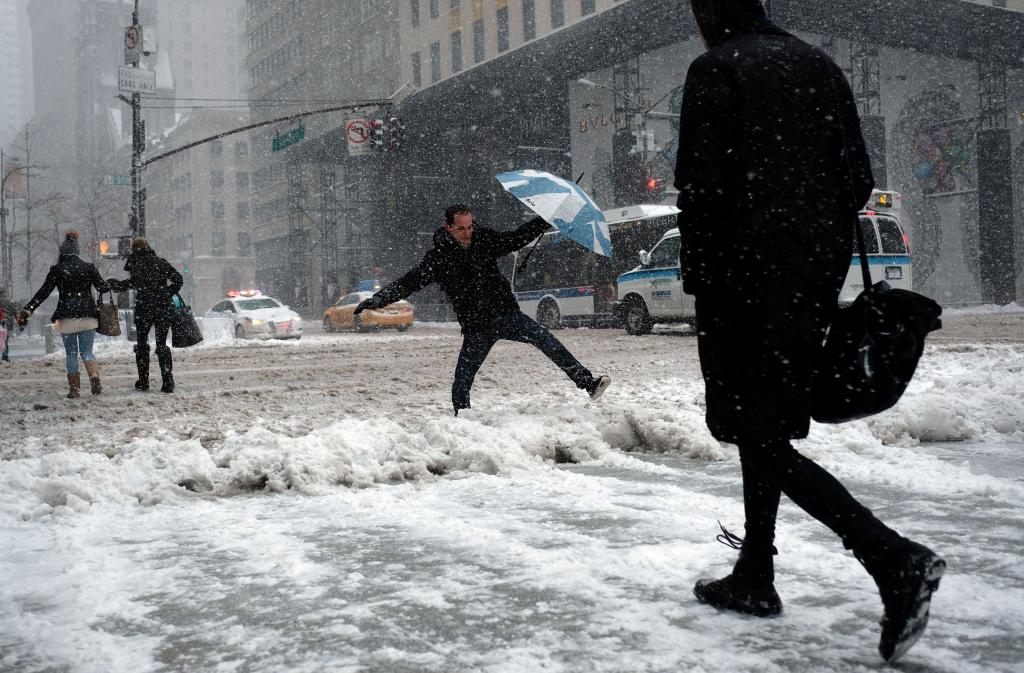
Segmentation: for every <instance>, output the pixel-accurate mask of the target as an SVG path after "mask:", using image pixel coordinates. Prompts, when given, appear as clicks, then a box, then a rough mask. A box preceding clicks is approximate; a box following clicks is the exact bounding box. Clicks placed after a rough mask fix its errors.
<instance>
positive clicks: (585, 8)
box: [580, 0, 596, 16]
mask: <svg viewBox="0 0 1024 673" xmlns="http://www.w3.org/2000/svg"><path fill="white" fill-rule="evenodd" d="M595 4H596V3H595V0H580V14H582V15H583V16H586V15H587V14H593V13H594V5H595Z"/></svg>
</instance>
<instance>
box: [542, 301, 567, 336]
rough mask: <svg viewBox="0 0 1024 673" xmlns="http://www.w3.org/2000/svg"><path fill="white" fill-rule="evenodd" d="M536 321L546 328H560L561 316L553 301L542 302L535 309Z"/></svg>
mask: <svg viewBox="0 0 1024 673" xmlns="http://www.w3.org/2000/svg"><path fill="white" fill-rule="evenodd" d="M537 322H539V323H540V324H541V327H546V328H547V329H562V316H561V314H560V313H559V312H558V305H557V304H555V303H554V302H551V301H549V302H547V303H545V304H542V305H541V307H540V308H539V309H538V310H537Z"/></svg>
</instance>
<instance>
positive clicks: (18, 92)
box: [0, 0, 29, 145]
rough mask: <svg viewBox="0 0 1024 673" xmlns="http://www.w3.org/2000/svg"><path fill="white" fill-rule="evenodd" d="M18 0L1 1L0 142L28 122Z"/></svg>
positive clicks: (4, 143)
mask: <svg viewBox="0 0 1024 673" xmlns="http://www.w3.org/2000/svg"><path fill="white" fill-rule="evenodd" d="M21 5H22V2H21V0H0V145H6V144H7V143H8V142H9V141H10V140H11V139H13V138H14V136H15V135H16V133H17V130H18V128H20V127H21V125H22V124H24V123H25V122H26V121H27V116H26V115H27V112H28V102H29V101H28V100H27V97H28V96H29V92H28V91H26V90H25V88H24V85H23V78H22V71H23V69H24V67H25V65H26V64H25V63H23V60H22V52H23V49H24V41H25V38H24V34H23V32H22V25H23V22H22V16H21Z"/></svg>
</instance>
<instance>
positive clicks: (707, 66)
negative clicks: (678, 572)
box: [675, 0, 945, 661]
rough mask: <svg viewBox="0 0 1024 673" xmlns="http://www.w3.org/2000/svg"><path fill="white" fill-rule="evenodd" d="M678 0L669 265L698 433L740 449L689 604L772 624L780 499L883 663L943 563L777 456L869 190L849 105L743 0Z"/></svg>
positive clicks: (798, 418)
mask: <svg viewBox="0 0 1024 673" xmlns="http://www.w3.org/2000/svg"><path fill="white" fill-rule="evenodd" d="M691 2H692V5H693V10H694V14H695V16H696V19H697V25H698V27H699V29H700V32H701V36H702V38H703V39H704V42H705V44H706V45H707V47H708V51H707V53H705V54H703V55H702V56H700V57H699V58H697V59H696V60H695V61H694V62H693V64H692V65H691V66H690V69H689V72H688V73H687V77H686V85H685V87H684V92H683V106H682V111H681V115H680V140H679V153H678V157H677V165H676V174H675V185H676V187H677V188H678V189H679V202H678V205H679V208H680V209H681V211H682V212H681V213H680V215H679V231H680V235H681V237H682V246H681V251H680V261H681V265H682V273H683V288H684V290H685V291H686V292H688V293H690V294H692V295H694V296H695V297H696V308H697V333H698V337H697V338H698V349H699V354H700V362H701V370H702V372H703V376H704V381H705V391H706V400H707V424H708V427H709V429H710V430H711V432H712V434H713V435H714V436H715V437H716V438H717V439H719V440H720V441H724V442H731V443H735V444H737V445H738V446H739V453H740V461H741V465H742V473H743V498H744V513H745V517H746V524H745V528H746V536H745V538H744V539H743V540H742V546H740V545H739V544H738V542H737V544H736V546H738V547H740V553H739V559H738V560H737V561H736V565H735V566H734V568H733V571H732V573H731V574H730V575H728V576H727V577H725V578H722V579H720V580H717V581H710V580H701V581H700V582H698V583H697V585H696V587H695V589H694V592H695V594H696V595H697V598H698V599H699V600H700V601H702V602H704V603H708V604H711V605H714V606H716V607H719V608H724V609H730V610H737V611H741V612H746V613H751V614H755V615H760V616H767V615H773V614H778V613H779V612H781V610H782V602H781V600H780V599H779V596H778V594H777V593H776V591H775V588H774V566H773V559H772V557H773V555H774V554H775V553H776V550H775V547H774V546H773V542H774V537H775V518H776V512H777V510H778V506H779V498H780V492H781V493H785V494H786V495H787V496H788V497H789V498H790V499H791V500H792V501H793V502H795V503H796V504H797V505H799V506H800V507H801V508H802V509H804V510H805V511H806V512H808V513H809V514H810V515H811V516H813V517H815V518H816V519H818V520H819V521H821V522H822V523H824V524H825V525H826V526H828V527H829V528H830V529H832V530H833V531H834V532H835V533H836V534H838V535H839V537H840V538H841V539H842V541H843V544H844V545H845V546H846V548H848V549H851V550H852V551H853V553H854V555H855V556H856V557H857V559H858V560H860V562H861V563H862V564H863V565H864V566H865V568H866V569H867V571H868V572H869V573H870V574H871V575H872V577H873V578H874V579H875V582H876V583H877V585H878V587H879V591H880V593H881V597H882V603H883V606H884V610H885V617H884V619H883V625H882V637H881V641H880V643H879V652H880V653H881V655H882V656H883V657H884V658H885V659H886V660H889V661H891V660H894V659H896V658H897V657H899V656H900V655H902V654H903V653H904V652H906V650H907V649H909V647H910V646H911V645H912V644H913V643H914V642H915V641H916V640H917V638H918V637H919V636H920V635H921V633H922V632H923V630H924V627H925V624H926V622H927V615H928V606H929V602H930V598H931V592H932V591H934V589H936V588H937V587H938V579H939V577H941V575H942V572H943V570H944V568H945V563H944V562H943V561H942V560H941V559H940V558H939V557H938V556H936V555H935V554H934V553H933V552H931V551H930V550H929V549H927V548H926V547H924V546H922V545H919V544H916V543H914V542H911V541H909V540H907V539H905V538H903V537H901V536H900V535H898V534H897V533H896V532H894V531H892V530H891V529H889V528H887V527H886V526H885V525H884V524H882V522H880V521H879V520H878V519H877V518H875V517H874V516H873V515H872V513H871V512H870V511H869V510H868V509H867V508H866V507H864V506H863V505H861V504H860V503H859V502H857V501H856V500H855V499H854V498H853V496H851V495H850V493H849V492H848V491H847V490H846V489H845V488H844V487H843V486H842V485H841V484H840V483H839V482H838V481H837V480H836V479H835V478H833V477H832V476H831V475H830V474H829V473H828V472H826V471H825V470H824V469H822V468H821V467H820V466H818V465H817V464H815V463H814V462H812V461H810V460H808V459H807V458H806V457H804V456H802V455H801V454H799V453H798V452H797V451H796V450H794V448H793V447H792V445H791V444H790V440H792V439H801V438H803V437H806V436H807V431H808V428H809V425H810V410H809V403H810V392H811V391H810V386H811V376H812V372H813V367H814V363H815V358H816V357H817V356H818V353H819V352H820V349H821V344H822V341H823V337H824V334H825V330H826V328H827V326H828V324H829V322H830V320H831V317H832V315H833V312H834V311H835V309H836V305H837V300H838V296H839V291H840V288H841V287H842V284H843V281H844V278H845V276H846V272H847V269H848V267H849V264H850V251H851V249H852V242H853V231H854V227H855V226H856V217H857V211H858V209H859V208H860V207H861V206H862V205H863V204H864V203H865V201H866V200H867V199H868V197H869V196H870V193H871V189H872V187H873V178H872V176H871V167H870V163H869V160H868V156H867V152H866V151H865V148H864V141H863V137H862V135H861V131H860V122H859V119H858V116H857V109H856V106H855V103H854V100H853V96H852V93H851V91H850V87H849V85H848V83H847V81H846V78H845V77H844V75H843V73H842V71H841V70H840V69H839V68H838V66H836V65H835V63H833V62H832V61H831V60H829V59H828V58H827V57H826V56H825V55H824V54H823V53H822V52H820V51H819V50H817V49H814V48H813V47H811V46H809V45H807V44H805V43H804V42H802V41H800V40H799V39H797V38H796V37H794V36H792V35H790V34H788V33H786V32H785V31H783V30H781V29H780V28H778V27H777V26H775V25H774V24H773V23H771V21H770V20H769V19H768V18H767V17H766V15H765V12H764V10H763V9H762V7H761V3H760V2H759V1H758V0H691ZM736 539H737V540H738V538H736Z"/></svg>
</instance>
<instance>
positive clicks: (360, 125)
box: [345, 117, 372, 157]
mask: <svg viewBox="0 0 1024 673" xmlns="http://www.w3.org/2000/svg"><path fill="white" fill-rule="evenodd" d="M345 137H346V139H347V140H348V155H349V156H350V157H359V156H362V155H364V154H370V152H371V151H372V148H371V147H370V142H369V140H370V120H369V119H365V118H363V117H350V118H348V119H346V120H345Z"/></svg>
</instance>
